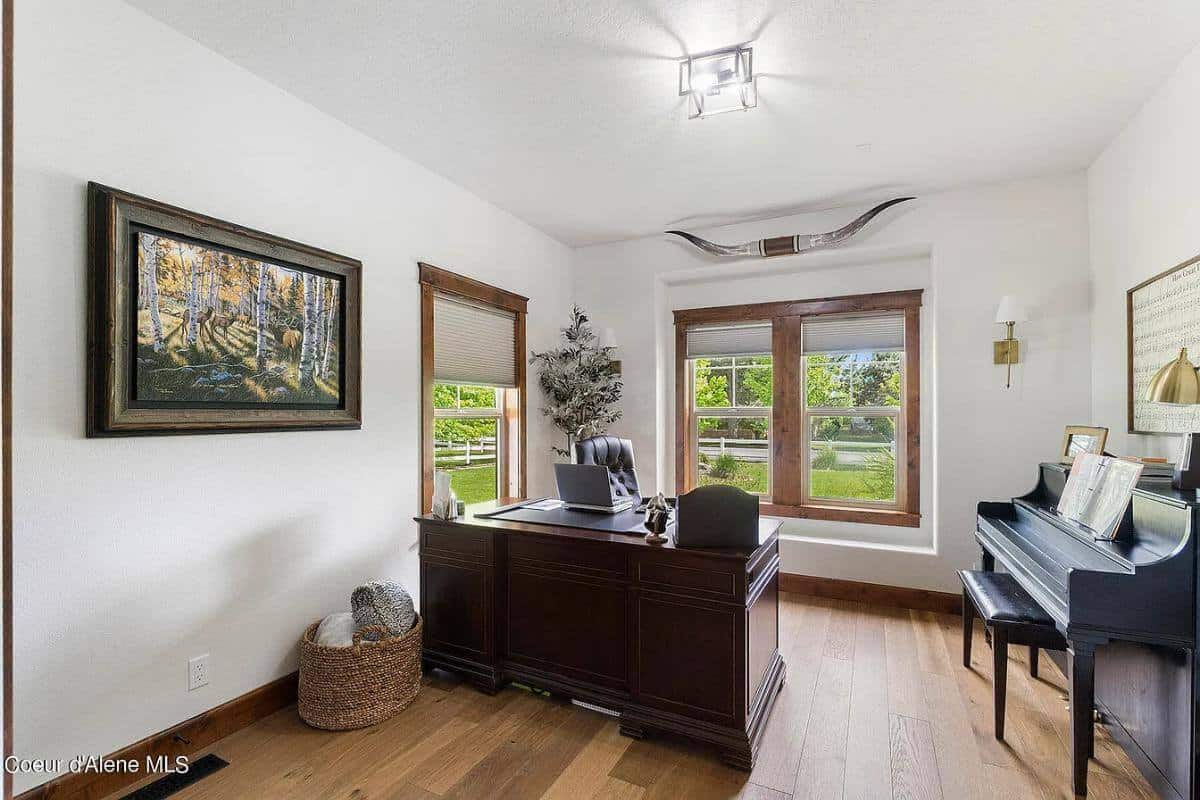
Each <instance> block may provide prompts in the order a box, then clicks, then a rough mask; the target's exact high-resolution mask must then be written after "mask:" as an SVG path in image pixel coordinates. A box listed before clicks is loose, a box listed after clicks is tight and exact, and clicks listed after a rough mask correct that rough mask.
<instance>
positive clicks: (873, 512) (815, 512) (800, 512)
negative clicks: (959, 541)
mask: <svg viewBox="0 0 1200 800" xmlns="http://www.w3.org/2000/svg"><path fill="white" fill-rule="evenodd" d="M759 510H760V511H761V512H762V513H763V514H766V515H768V516H772V517H796V518H799V519H824V520H830V521H832V522H859V523H863V524H867V525H892V526H895V527H898V528H919V527H921V515H920V514H913V513H911V512H908V511H897V510H895V509H890V508H889V509H875V508H859V507H855V506H813V505H808V506H785V505H777V504H775V503H761V504H760V505H759Z"/></svg>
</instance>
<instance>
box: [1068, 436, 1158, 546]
mask: <svg viewBox="0 0 1200 800" xmlns="http://www.w3.org/2000/svg"><path fill="white" fill-rule="evenodd" d="M1141 474H1142V465H1141V464H1139V463H1135V462H1133V461H1123V460H1121V459H1119V458H1112V457H1110V456H1102V455H1099V454H1097V453H1085V454H1083V455H1081V456H1076V458H1075V463H1073V464H1072V465H1071V474H1070V476H1068V477H1067V485H1066V486H1065V487H1063V493H1062V497H1061V498H1059V501H1058V513H1059V514H1061V515H1062V516H1064V517H1066V518H1067V519H1069V520H1071V521H1072V522H1078V523H1079V524H1080V525H1083V526H1084V527H1086V528H1088V529H1089V530H1091V531H1092V533H1094V534H1095V535H1096V537H1097V538H1099V539H1111V538H1112V537H1113V534H1114V533H1115V532H1116V528H1117V525H1119V524H1120V522H1121V517H1122V516H1123V515H1124V514H1125V508H1126V506H1128V505H1129V498H1130V496H1131V495H1132V494H1133V487H1135V486H1137V482H1138V478H1139V477H1141Z"/></svg>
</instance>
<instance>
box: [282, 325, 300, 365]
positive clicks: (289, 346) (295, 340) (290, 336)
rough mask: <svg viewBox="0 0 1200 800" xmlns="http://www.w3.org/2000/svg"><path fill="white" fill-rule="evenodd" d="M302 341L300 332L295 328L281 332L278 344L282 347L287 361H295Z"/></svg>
mask: <svg viewBox="0 0 1200 800" xmlns="http://www.w3.org/2000/svg"><path fill="white" fill-rule="evenodd" d="M302 341H303V337H302V336H301V335H300V331H298V330H296V329H295V328H288V329H287V330H285V331H284V332H283V336H282V337H281V338H280V340H279V343H280V345H282V347H283V353H284V356H285V357H286V358H287V360H288V361H295V360H296V358H297V357H298V356H299V355H300V344H301V342H302Z"/></svg>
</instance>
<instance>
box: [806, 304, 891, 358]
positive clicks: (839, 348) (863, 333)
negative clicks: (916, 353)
mask: <svg viewBox="0 0 1200 800" xmlns="http://www.w3.org/2000/svg"><path fill="white" fill-rule="evenodd" d="M801 337H802V341H803V348H804V353H805V355H808V354H811V353H856V352H859V351H862V350H903V349H904V315H903V314H872V315H870V316H862V315H860V316H844V317H809V318H806V319H805V320H804V322H803V324H802V327H801Z"/></svg>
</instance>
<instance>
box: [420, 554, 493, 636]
mask: <svg viewBox="0 0 1200 800" xmlns="http://www.w3.org/2000/svg"><path fill="white" fill-rule="evenodd" d="M421 614H422V616H423V618H424V622H425V646H426V647H427V648H429V649H431V650H437V651H441V652H444V653H446V654H447V655H455V656H460V657H462V658H471V659H490V658H491V656H492V652H493V647H492V630H493V610H492V570H491V567H488V566H485V565H482V564H472V563H467V562H457V561H443V560H441V559H433V558H422V559H421Z"/></svg>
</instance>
